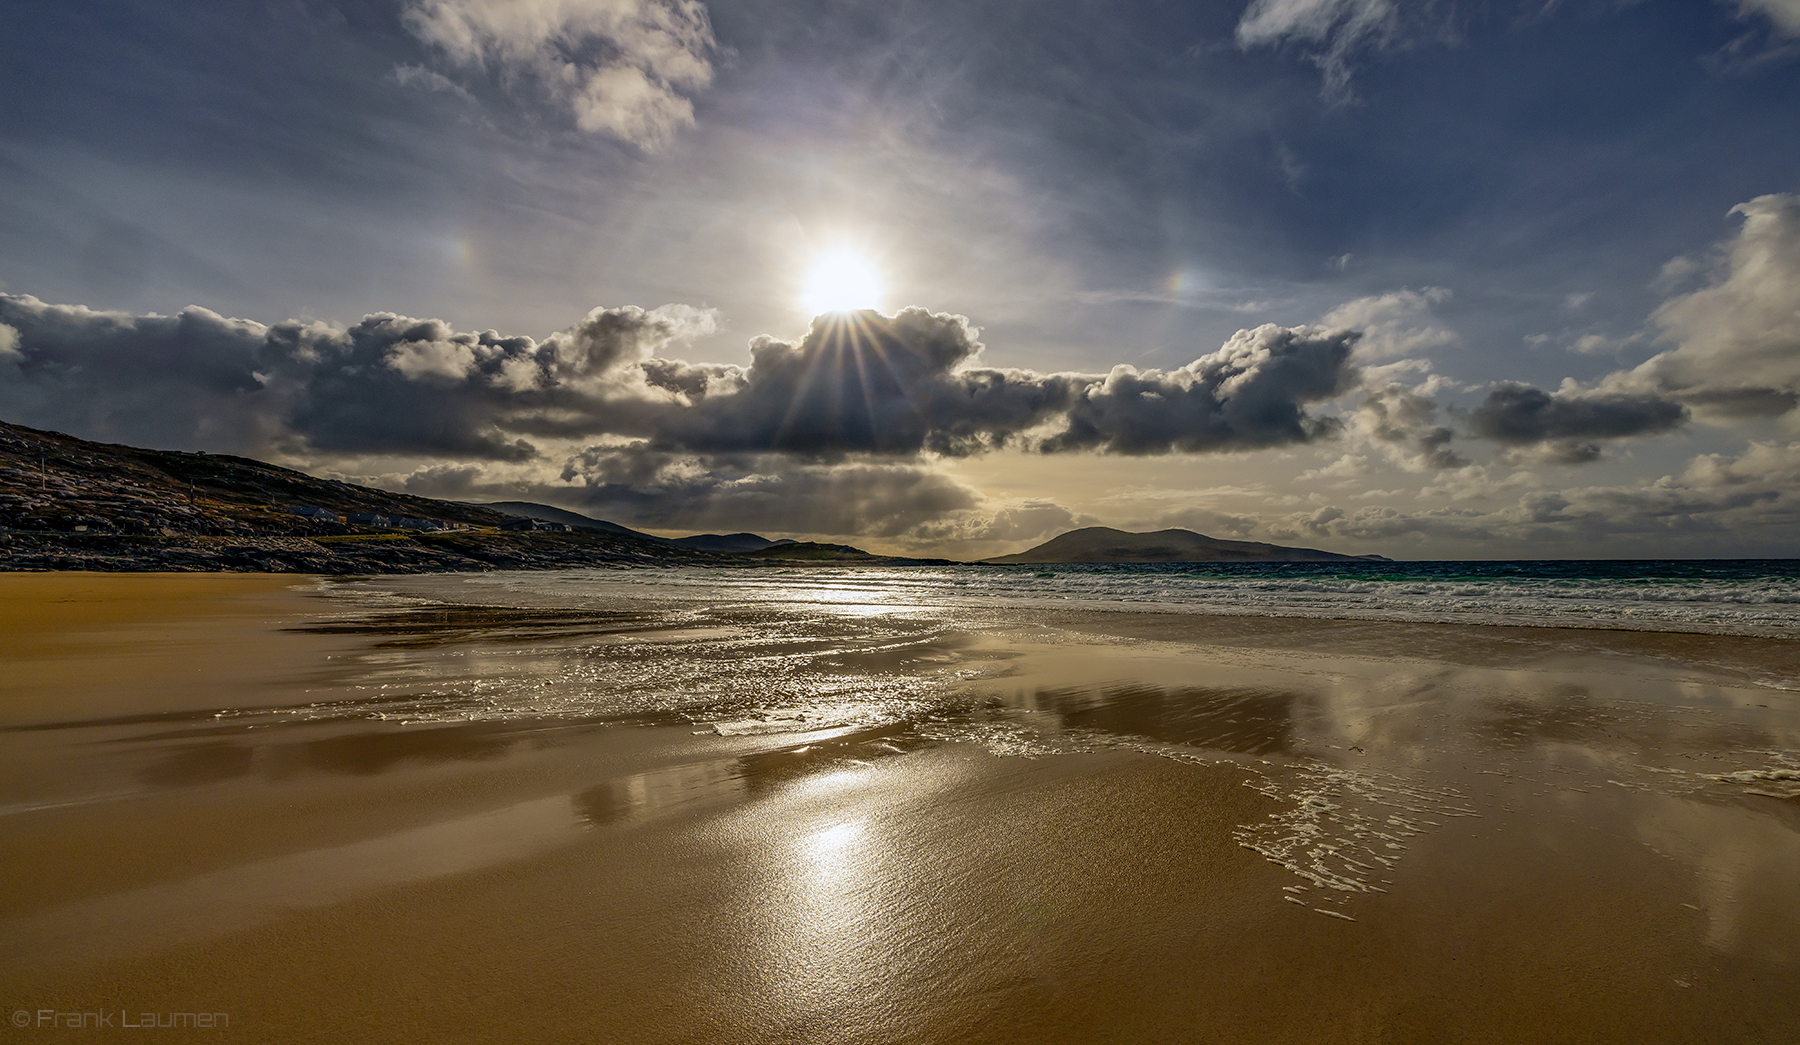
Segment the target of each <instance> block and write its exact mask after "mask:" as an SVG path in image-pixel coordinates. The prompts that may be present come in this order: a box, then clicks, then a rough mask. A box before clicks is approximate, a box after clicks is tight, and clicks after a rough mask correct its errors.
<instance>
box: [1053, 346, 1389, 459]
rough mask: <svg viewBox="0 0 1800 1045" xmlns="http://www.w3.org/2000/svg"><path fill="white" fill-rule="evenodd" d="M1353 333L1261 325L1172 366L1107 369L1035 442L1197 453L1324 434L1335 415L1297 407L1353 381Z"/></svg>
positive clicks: (1330, 431)
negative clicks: (1054, 428)
mask: <svg viewBox="0 0 1800 1045" xmlns="http://www.w3.org/2000/svg"><path fill="white" fill-rule="evenodd" d="M1360 336H1361V335H1360V334H1358V333H1357V332H1356V331H1353V330H1332V329H1328V328H1323V327H1278V326H1275V325H1274V324H1272V323H1270V324H1265V325H1263V326H1260V327H1257V328H1256V329H1254V330H1240V331H1238V332H1237V333H1236V334H1234V335H1232V337H1231V339H1230V340H1228V341H1226V342H1225V344H1224V345H1223V346H1222V347H1221V348H1220V349H1219V350H1218V351H1217V352H1214V353H1212V354H1211V355H1206V356H1202V357H1200V358H1199V359H1196V360H1195V361H1194V362H1192V363H1189V364H1188V365H1187V366H1184V367H1181V368H1179V369H1176V370H1172V371H1166V372H1165V371H1160V370H1146V371H1139V370H1137V369H1135V368H1133V367H1130V366H1124V365H1120V366H1116V367H1114V368H1113V370H1112V372H1111V373H1110V374H1108V375H1106V377H1105V379H1104V380H1101V381H1097V382H1090V383H1089V384H1087V386H1086V387H1085V388H1084V389H1082V390H1081V392H1080V394H1079V395H1078V396H1077V397H1076V398H1075V400H1074V402H1073V403H1072V405H1071V406H1070V407H1069V410H1068V427H1067V428H1066V429H1065V430H1064V431H1062V432H1060V433H1058V434H1056V435H1054V436H1052V437H1050V438H1049V439H1047V440H1046V441H1045V442H1044V444H1043V448H1044V449H1045V450H1047V451H1051V452H1056V451H1063V450H1083V449H1102V450H1106V451H1109V452H1113V453H1126V454H1152V453H1168V452H1171V451H1179V452H1183V453H1202V452H1209V451H1219V450H1248V449H1258V448H1263V447H1270V446H1284V445H1288V444H1293V443H1306V442H1311V441H1313V440H1315V439H1319V438H1322V437H1327V436H1330V435H1334V434H1336V432H1337V431H1338V429H1339V427H1340V424H1339V422H1338V421H1337V419H1336V418H1333V417H1319V416H1314V415H1311V414H1309V413H1308V412H1307V410H1306V406H1307V404H1310V403H1317V402H1322V401H1324V400H1327V399H1332V398H1335V397H1337V396H1339V395H1341V394H1343V393H1344V392H1346V391H1348V390H1349V389H1350V388H1352V387H1353V386H1354V385H1355V384H1356V382H1357V379H1358V372H1357V370H1356V368H1355V366H1353V365H1352V364H1351V361H1350V356H1351V352H1352V350H1353V349H1354V348H1355V347H1356V343H1357V339H1358V338H1359V337H1360Z"/></svg>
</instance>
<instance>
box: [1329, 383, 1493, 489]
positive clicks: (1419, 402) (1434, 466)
mask: <svg viewBox="0 0 1800 1045" xmlns="http://www.w3.org/2000/svg"><path fill="white" fill-rule="evenodd" d="M1430 393H1431V388H1430V385H1429V384H1427V385H1426V386H1424V387H1421V388H1413V387H1409V386H1407V385H1403V384H1400V383H1398V382H1391V383H1389V384H1386V385H1383V386H1381V387H1378V388H1374V389H1371V390H1370V392H1369V395H1368V396H1367V398H1365V399H1364V400H1363V401H1362V403H1361V404H1360V405H1359V406H1358V407H1357V410H1356V414H1355V417H1354V420H1353V421H1352V422H1351V425H1352V427H1353V429H1354V430H1355V431H1357V432H1358V433H1360V434H1365V435H1366V436H1368V438H1370V439H1371V440H1373V441H1375V442H1376V443H1378V444H1381V445H1383V446H1384V447H1385V448H1387V449H1389V450H1390V451H1391V452H1390V456H1392V457H1394V458H1395V459H1396V460H1397V461H1398V463H1399V464H1400V465H1401V466H1402V467H1405V468H1407V469H1408V470H1410V471H1427V470H1431V471H1436V470H1441V469H1445V468H1460V467H1462V466H1464V465H1466V464H1468V463H1469V461H1468V458H1466V457H1464V456H1462V455H1461V454H1459V453H1457V452H1456V451H1455V450H1452V449H1451V448H1450V443H1451V441H1452V440H1453V439H1455V438H1456V433H1455V432H1453V431H1452V430H1451V429H1450V427H1449V426H1448V425H1444V424H1441V423H1439V421H1438V405H1437V403H1436V401H1434V400H1433V399H1432V398H1431V394H1430Z"/></svg>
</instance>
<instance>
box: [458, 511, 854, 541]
mask: <svg viewBox="0 0 1800 1045" xmlns="http://www.w3.org/2000/svg"><path fill="white" fill-rule="evenodd" d="M478 507H482V508H493V509H495V510H496V511H502V512H507V513H508V514H511V515H522V516H524V517H526V518H528V519H541V520H543V521H544V522H556V523H562V524H564V525H565V526H573V527H577V528H581V529H589V530H607V531H609V532H612V533H628V534H631V535H632V536H634V537H642V538H643V539H644V540H647V541H659V542H661V543H663V544H669V545H673V546H675V547H677V548H689V549H692V550H694V551H702V552H732V553H736V552H759V551H762V550H763V549H765V548H773V547H775V546H777V545H783V544H793V543H794V542H793V541H791V540H788V539H787V538H785V537H784V538H782V539H781V540H777V541H772V540H770V539H769V538H767V537H763V536H761V535H759V534H754V533H697V534H694V535H693V536H691V537H657V536H655V535H654V534H648V533H643V532H641V531H638V530H633V529H631V528H630V527H626V526H620V525H619V524H618V523H615V522H607V521H606V520H605V519H596V518H594V517H593V516H591V515H582V514H581V513H580V512H571V511H569V510H568V509H566V508H557V507H554V506H552V505H548V504H538V503H536V502H534V501H488V502H486V503H484V504H480V505H478ZM865 554H866V553H865Z"/></svg>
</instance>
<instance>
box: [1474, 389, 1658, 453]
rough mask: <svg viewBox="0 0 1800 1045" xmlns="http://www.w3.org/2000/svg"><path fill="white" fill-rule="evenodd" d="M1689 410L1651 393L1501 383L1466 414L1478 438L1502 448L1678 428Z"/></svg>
mask: <svg viewBox="0 0 1800 1045" xmlns="http://www.w3.org/2000/svg"><path fill="white" fill-rule="evenodd" d="M1687 416H1688V413H1687V408H1686V407H1684V406H1682V405H1681V404H1680V403H1675V402H1670V401H1669V400H1666V399H1662V398H1660V397H1658V396H1654V395H1629V394H1606V393H1598V392H1581V391H1568V390H1565V391H1560V392H1557V393H1554V394H1552V393H1550V392H1546V391H1544V390H1543V389H1541V388H1533V387H1531V386H1529V385H1519V384H1503V385H1501V386H1500V387H1498V388H1496V389H1494V390H1493V391H1491V392H1489V393H1488V395H1487V398H1486V399H1484V400H1482V403H1481V405H1480V406H1478V407H1476V408H1475V409H1474V411H1473V412H1471V413H1470V414H1469V427H1470V429H1472V430H1473V431H1474V433H1475V434H1476V435H1477V436H1480V437H1481V438H1483V439H1491V440H1493V441H1494V442H1497V443H1501V444H1503V445H1506V446H1526V445H1530V444H1533V443H1545V442H1551V441H1555V440H1570V439H1621V438H1625V437H1628V436H1637V435H1652V434H1655V433H1659V432H1667V431H1670V430H1672V429H1675V428H1678V427H1680V426H1681V424H1682V423H1683V422H1685V421H1686V420H1687Z"/></svg>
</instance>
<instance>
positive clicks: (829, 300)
mask: <svg viewBox="0 0 1800 1045" xmlns="http://www.w3.org/2000/svg"><path fill="white" fill-rule="evenodd" d="M800 304H801V305H802V306H803V307H804V308H805V309H806V311H807V312H809V313H811V314H812V315H815V316H817V315H822V314H824V313H826V312H856V311H859V310H861V309H865V308H880V307H881V275H880V273H877V272H876V271H875V266H874V265H872V264H870V263H869V259H868V258H865V257H863V256H862V255H861V254H858V253H856V252H855V251H853V250H846V249H839V250H833V251H829V252H827V253H824V254H821V255H819V256H818V257H817V258H816V259H814V260H813V263H812V267H811V268H809V269H807V270H806V284H805V287H804V288H803V289H802V291H801V294H800Z"/></svg>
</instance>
